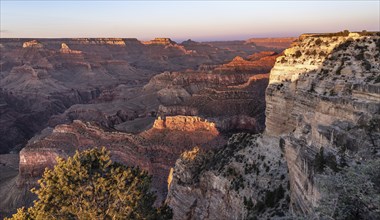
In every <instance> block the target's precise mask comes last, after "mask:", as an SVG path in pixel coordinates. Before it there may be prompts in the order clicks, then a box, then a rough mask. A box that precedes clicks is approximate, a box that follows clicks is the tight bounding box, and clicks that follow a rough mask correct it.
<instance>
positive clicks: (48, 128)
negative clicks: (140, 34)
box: [0, 38, 294, 215]
mask: <svg viewBox="0 0 380 220" xmlns="http://www.w3.org/2000/svg"><path fill="white" fill-rule="evenodd" d="M279 40H280V39H279ZM293 40H294V39H288V45H290V43H291V42H292V41H293ZM218 45H219V46H214V45H212V44H209V43H200V42H195V41H192V40H187V41H184V42H183V43H181V44H177V43H176V42H174V41H172V40H170V39H169V38H156V39H154V40H152V41H148V42H141V41H138V40H137V39H119V38H78V39H34V40H33V39H1V63H0V65H1V75H0V88H1V90H0V103H1V105H0V111H1V116H0V122H1V128H0V129H1V130H0V132H1V135H0V149H1V153H3V154H4V153H8V154H4V156H3V158H6V157H7V155H9V157H12V158H13V157H18V156H19V162H18V160H16V159H15V160H12V163H10V162H9V161H6V162H4V163H3V162H2V164H4V167H2V170H3V168H4V178H3V177H2V178H1V179H2V182H1V187H0V192H1V194H2V195H6V196H5V197H4V199H3V200H2V201H1V203H0V210H1V215H5V214H7V213H12V212H14V211H15V209H16V208H17V207H20V206H23V205H24V206H29V205H30V204H31V201H32V200H33V199H34V198H35V197H34V195H33V194H32V193H30V192H29V190H30V189H31V188H33V187H35V186H36V183H37V179H38V178H40V177H41V175H42V173H43V171H44V169H45V168H46V167H50V168H51V167H52V166H54V164H55V159H56V157H57V156H59V157H64V158H66V157H68V156H71V155H73V154H74V153H75V151H76V150H82V149H87V148H90V147H101V146H106V147H107V148H108V149H110V150H111V153H112V155H113V159H114V160H116V161H119V162H122V163H124V164H126V165H131V166H140V167H141V168H143V169H145V170H147V171H148V172H149V173H150V174H152V175H153V183H154V184H153V185H154V187H153V188H152V190H153V191H155V192H156V194H157V198H158V199H157V201H156V203H157V204H159V203H160V202H162V201H164V200H165V196H166V194H167V190H168V188H167V177H168V174H169V171H170V169H171V167H173V166H174V164H175V161H176V159H177V158H178V156H179V155H180V154H181V153H183V152H184V151H186V150H190V149H192V148H193V147H194V146H198V147H199V148H201V149H203V150H211V149H214V148H219V147H220V146H223V145H224V144H225V143H227V139H228V136H229V135H230V134H231V133H234V132H237V131H245V132H251V133H258V132H261V131H262V130H263V129H264V120H265V116H264V109H265V97H264V93H265V88H266V86H267V84H268V77H269V76H268V73H269V71H270V69H271V68H272V67H273V65H274V62H275V60H276V57H277V56H278V55H279V54H278V53H279V52H281V51H282V50H283V49H285V47H286V46H284V47H282V49H281V48H271V47H263V46H260V47H257V46H256V45H255V43H253V42H249V43H248V42H245V41H242V42H238V43H236V42H234V43H233V45H231V43H230V42H224V44H223V43H221V42H218ZM236 45H240V46H238V47H236ZM18 152H19V153H18ZM9 153H11V154H9ZM17 163H19V164H17ZM5 171H6V172H5Z"/></svg>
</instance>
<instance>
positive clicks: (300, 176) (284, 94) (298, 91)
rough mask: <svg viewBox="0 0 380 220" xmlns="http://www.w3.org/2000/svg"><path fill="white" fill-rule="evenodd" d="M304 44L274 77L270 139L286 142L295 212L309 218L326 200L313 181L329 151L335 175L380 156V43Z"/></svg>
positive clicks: (335, 39) (329, 39)
mask: <svg viewBox="0 0 380 220" xmlns="http://www.w3.org/2000/svg"><path fill="white" fill-rule="evenodd" d="M300 39H301V41H300V42H299V43H297V45H294V46H293V47H292V48H289V49H287V50H285V52H284V54H285V55H284V56H283V57H279V58H278V59H277V63H276V65H275V67H274V68H273V69H272V71H271V73H270V82H269V86H268V88H267V95H266V101H267V110H266V115H267V119H266V133H267V134H268V135H271V136H279V135H281V136H282V140H281V145H282V147H283V148H284V150H285V157H286V160H287V163H288V167H289V179H290V186H291V202H292V203H291V204H292V209H293V210H294V211H300V212H301V213H310V212H313V208H314V207H315V206H316V205H317V201H318V199H319V197H320V196H321V195H320V193H319V190H318V188H317V187H316V186H315V185H314V178H315V158H316V156H315V155H316V154H317V153H319V152H320V151H321V149H322V148H323V150H324V151H323V152H324V156H325V157H326V158H328V161H327V163H328V164H330V166H331V168H332V169H334V168H335V166H338V167H339V166H343V163H348V164H352V163H355V162H360V161H361V160H368V159H372V158H376V157H378V156H379V154H378V148H379V146H380V139H379V135H380V134H379V116H380V115H379V113H380V84H379V75H380V65H379V59H380V51H379V48H380V47H379V43H380V38H379V37H378V36H361V35H359V34H356V33H350V34H349V35H348V36H323V35H322V36H313V35H311V36H301V37H300ZM279 125H280V126H279ZM322 196H323V195H322Z"/></svg>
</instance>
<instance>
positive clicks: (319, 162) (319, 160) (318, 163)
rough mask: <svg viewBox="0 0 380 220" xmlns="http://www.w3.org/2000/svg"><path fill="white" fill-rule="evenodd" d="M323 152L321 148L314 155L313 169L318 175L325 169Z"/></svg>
mask: <svg viewBox="0 0 380 220" xmlns="http://www.w3.org/2000/svg"><path fill="white" fill-rule="evenodd" d="M323 151H324V150H323V147H321V149H320V150H319V153H317V154H316V155H315V159H314V169H315V171H316V172H318V173H321V172H323V170H324V169H325V164H326V161H325V157H324V154H323Z"/></svg>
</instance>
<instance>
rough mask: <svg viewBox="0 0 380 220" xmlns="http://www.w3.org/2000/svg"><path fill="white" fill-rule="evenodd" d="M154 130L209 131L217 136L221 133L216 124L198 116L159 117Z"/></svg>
mask: <svg viewBox="0 0 380 220" xmlns="http://www.w3.org/2000/svg"><path fill="white" fill-rule="evenodd" d="M153 128H155V129H168V130H176V131H189V132H192V131H209V132H210V133H213V134H216V135H217V134H218V133H219V132H218V130H217V129H216V127H215V123H213V122H208V121H207V120H203V119H202V118H200V117H196V116H167V117H165V118H164V119H161V117H158V119H157V120H156V121H155V122H154V124H153Z"/></svg>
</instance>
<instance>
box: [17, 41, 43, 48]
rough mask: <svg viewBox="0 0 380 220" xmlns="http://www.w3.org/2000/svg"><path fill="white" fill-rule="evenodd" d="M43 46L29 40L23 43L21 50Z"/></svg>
mask: <svg viewBox="0 0 380 220" xmlns="http://www.w3.org/2000/svg"><path fill="white" fill-rule="evenodd" d="M43 47H44V46H43V45H42V44H41V43H40V42H38V41H37V40H31V41H27V42H24V43H23V44H22V48H43Z"/></svg>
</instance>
